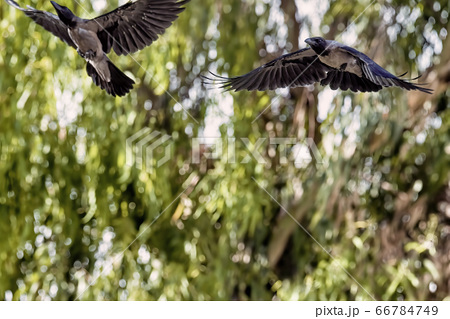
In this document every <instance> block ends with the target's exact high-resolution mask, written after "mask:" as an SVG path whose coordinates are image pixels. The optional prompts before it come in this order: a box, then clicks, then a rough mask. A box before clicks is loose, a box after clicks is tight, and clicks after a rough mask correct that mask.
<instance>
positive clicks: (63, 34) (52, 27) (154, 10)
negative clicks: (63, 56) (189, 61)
mask: <svg viewBox="0 0 450 319" xmlns="http://www.w3.org/2000/svg"><path fill="white" fill-rule="evenodd" d="M5 1H6V2H7V3H8V4H9V5H11V6H13V7H14V8H16V9H19V10H21V11H23V12H24V13H25V15H27V16H28V17H30V18H31V19H33V20H34V21H35V22H36V23H37V24H39V25H41V26H42V27H43V28H44V29H45V30H47V31H50V32H51V33H52V34H53V35H55V36H57V37H58V38H60V39H61V40H62V41H64V42H65V43H66V44H68V45H69V46H71V47H73V48H75V49H76V50H77V52H78V54H79V55H80V56H81V57H82V58H84V59H85V60H86V62H87V64H86V71H87V74H88V75H89V76H90V77H91V78H92V80H93V82H94V83H95V84H96V85H97V86H99V87H100V88H101V89H102V90H105V91H106V92H107V93H108V94H110V95H112V96H119V97H121V96H124V95H126V94H127V93H129V92H130V90H132V89H133V85H134V84H135V82H134V81H133V80H132V79H131V78H129V77H128V76H127V75H125V73H123V72H122V71H120V70H119V69H118V68H117V67H116V66H115V65H114V64H113V63H112V62H111V60H110V59H109V58H108V56H107V55H106V54H108V53H109V52H110V51H111V50H114V52H115V53H116V54H117V55H128V54H130V53H134V52H136V51H138V50H142V49H143V48H145V47H146V46H149V45H150V44H152V43H153V42H154V41H155V40H157V39H158V35H161V34H163V33H164V32H165V30H166V29H167V28H168V27H170V26H171V25H172V22H173V21H175V20H176V19H177V18H178V14H179V13H181V12H183V11H184V10H185V7H183V5H185V4H186V3H188V2H189V1H190V0H184V1H178V0H138V1H135V2H131V1H130V2H128V3H126V4H124V5H122V6H120V7H118V8H117V9H115V10H113V11H111V12H109V13H106V14H103V15H101V16H98V17H96V18H94V19H82V18H79V17H77V16H76V15H75V14H74V13H73V12H72V11H71V10H70V9H69V8H67V7H65V6H62V5H59V4H57V3H56V2H54V1H50V2H51V4H52V5H53V7H54V8H55V10H56V13H57V15H55V14H53V13H50V12H46V11H41V10H37V9H35V8H33V7H30V6H27V8H26V9H25V8H22V7H20V6H19V4H18V3H17V2H15V1H14V0H5Z"/></svg>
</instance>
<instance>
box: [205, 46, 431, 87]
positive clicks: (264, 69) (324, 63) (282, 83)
mask: <svg viewBox="0 0 450 319" xmlns="http://www.w3.org/2000/svg"><path fill="white" fill-rule="evenodd" d="M305 42H306V43H307V44H309V45H310V48H305V49H302V50H299V51H297V52H294V53H290V54H285V55H283V56H281V57H279V58H278V59H275V60H273V61H271V62H269V63H266V64H264V65H263V66H261V67H259V68H257V69H255V70H253V71H251V72H249V73H247V74H245V75H242V76H237V77H232V78H227V77H221V76H218V75H215V74H213V76H215V79H216V80H218V81H219V83H220V84H221V88H225V89H226V90H234V91H240V90H248V91H253V90H258V91H264V90H274V89H277V88H284V87H298V86H307V85H310V84H313V83H315V82H320V84H321V85H328V84H329V85H330V87H331V89H332V90H337V89H338V88H340V89H341V90H344V91H345V90H348V89H350V90H352V91H353V92H358V91H360V92H377V91H379V90H381V89H382V88H383V87H389V86H398V87H401V88H402V89H406V90H419V91H422V92H425V93H428V94H431V92H433V90H431V89H427V88H424V87H421V86H420V84H419V85H416V84H413V83H411V82H408V81H406V80H403V79H400V78H399V77H396V76H395V75H393V74H391V73H389V72H388V71H386V70H385V69H383V68H382V67H381V66H379V65H378V64H376V63H375V62H374V61H372V59H370V58H369V57H368V56H367V55H365V54H364V53H361V52H359V51H357V50H355V49H353V48H351V47H348V46H346V45H343V44H341V43H339V42H336V41H331V40H325V39H323V38H320V37H315V38H309V39H306V40H305ZM405 74H406V73H405ZM403 75H404V74H403ZM403 75H401V76H403ZM205 78H206V79H207V80H209V81H213V80H215V79H212V78H208V77H205ZM415 79H417V78H415ZM415 79H413V80H415Z"/></svg>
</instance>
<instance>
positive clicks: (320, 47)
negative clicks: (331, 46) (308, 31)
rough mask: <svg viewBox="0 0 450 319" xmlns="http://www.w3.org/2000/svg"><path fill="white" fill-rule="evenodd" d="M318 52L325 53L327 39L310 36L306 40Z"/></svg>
mask: <svg viewBox="0 0 450 319" xmlns="http://www.w3.org/2000/svg"><path fill="white" fill-rule="evenodd" d="M305 42H306V43H308V44H309V45H310V46H311V48H312V49H313V50H314V52H316V53H317V54H322V55H323V54H324V53H326V50H327V41H326V40H325V39H324V38H321V37H315V38H308V39H306V40H305Z"/></svg>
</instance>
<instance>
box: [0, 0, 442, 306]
mask: <svg viewBox="0 0 450 319" xmlns="http://www.w3.org/2000/svg"><path fill="white" fill-rule="evenodd" d="M94 2H95V1H92V3H94ZM97 2H98V3H101V4H103V7H104V9H103V11H101V12H97V13H95V14H94V12H95V11H94V6H92V4H91V1H89V0H80V1H68V0H64V1H63V0H60V3H61V4H63V5H66V6H68V7H70V8H73V11H74V12H75V13H76V14H78V15H79V16H82V17H85V18H89V15H88V13H91V14H92V16H95V15H96V14H100V13H103V12H106V11H108V10H111V9H112V8H114V7H116V6H117V5H118V1H110V2H109V3H108V4H107V5H105V2H102V1H97ZM19 3H20V4H21V5H22V6H25V5H32V6H33V7H36V8H38V9H42V10H47V11H50V12H53V8H52V6H51V4H50V2H49V1H43V0H21V1H20V2H19ZM369 3H370V1H369V0H366V1H352V3H351V5H350V4H349V2H348V1H327V0H321V1H312V0H310V1H307V0H302V1H297V4H298V5H297V6H294V5H292V1H287V0H286V1H285V0H283V1H280V0H274V1H270V0H245V1H240V0H223V1H213V0H202V1H198V0H192V1H191V2H190V3H189V4H188V5H187V6H186V7H187V9H186V11H185V12H183V13H182V14H181V15H180V18H179V19H178V20H176V21H175V22H174V24H173V26H172V27H170V28H169V29H168V30H167V32H166V33H165V34H164V35H163V36H162V37H161V38H160V39H159V40H158V41H157V42H155V43H154V44H153V45H152V46H150V47H149V48H146V49H144V50H142V51H141V52H138V53H136V54H133V55H132V56H127V57H118V56H115V54H114V53H112V54H111V59H112V60H113V61H114V63H116V64H117V65H118V66H119V67H120V68H121V69H123V70H126V71H127V72H130V73H129V74H130V76H131V74H132V75H134V78H135V79H136V83H137V84H136V88H135V90H133V91H132V92H131V93H130V94H129V95H128V96H126V97H124V98H122V99H120V98H112V97H111V96H108V95H107V94H106V93H105V92H103V91H101V90H100V89H99V88H98V87H96V86H95V85H94V84H93V83H92V81H91V79H90V78H89V77H88V76H87V75H86V73H85V62H84V61H83V60H82V59H81V58H80V57H79V56H78V55H77V53H76V51H75V50H73V49H72V48H70V47H67V46H66V45H65V44H64V43H62V42H61V41H60V40H59V39H56V38H55V37H54V36H52V35H51V34H50V33H48V32H45V31H44V30H43V29H42V28H41V27H39V26H38V25H36V24H35V23H33V22H32V21H31V20H30V19H29V18H27V17H26V16H25V15H24V14H23V13H22V12H20V11H18V10H16V9H14V8H12V7H10V6H8V5H6V3H5V2H2V5H1V7H0V50H1V52H2V54H1V55H0V68H1V71H0V92H1V93H0V114H1V115H0V151H1V152H0V232H1V234H2V235H1V239H0V298H2V299H6V300H11V299H13V300H49V299H51V300H74V299H81V300H230V299H232V300H271V299H281V300H371V299H372V298H375V299H379V300H417V299H426V300H442V299H445V298H448V297H447V296H448V295H450V286H449V282H450V268H449V264H450V262H449V258H450V257H449V254H448V252H449V250H450V186H449V180H450V173H449V167H450V161H449V155H450V144H449V141H450V111H449V98H450V90H449V88H448V78H450V77H448V78H445V76H444V77H443V78H441V77H439V76H436V74H440V73H439V72H441V71H445V70H446V68H449V60H450V57H449V55H450V54H449V52H450V44H449V42H450V41H448V32H449V31H450V30H449V23H448V19H449V12H450V8H449V2H448V1H444V0H439V1H415V0H391V1H377V2H375V3H374V4H373V5H371V6H369V7H368V8H367V6H368V5H369ZM311 7H313V8H315V10H311V9H310V8H311ZM298 8H300V10H298ZM346 27H347V28H346ZM298 32H300V34H298ZM308 35H323V36H325V37H327V38H336V39H337V40H338V41H340V42H345V43H346V44H348V45H351V46H353V47H355V48H357V49H360V50H361V51H364V52H366V53H367V54H369V55H370V56H371V57H373V58H374V59H375V60H376V61H377V62H379V63H380V64H381V65H382V66H383V67H385V68H387V69H388V70H389V71H391V72H393V73H396V74H400V73H403V72H404V71H409V70H411V71H412V72H411V73H412V74H413V75H414V74H417V73H418V72H420V73H425V75H424V78H425V80H426V81H428V82H429V83H430V85H432V86H433V88H434V89H435V90H436V93H435V94H434V95H433V96H431V97H428V96H426V97H423V95H420V94H419V95H417V94H415V93H407V92H405V91H402V90H400V89H385V90H383V91H381V92H380V93H376V94H353V93H351V92H341V91H337V92H334V94H332V93H333V92H332V91H330V90H329V89H324V88H322V87H319V86H318V85H317V86H315V87H314V88H298V89H291V90H277V91H276V92H240V93H229V92H228V93H223V92H221V91H220V90H207V89H206V88H205V87H204V86H203V85H202V83H201V79H200V78H199V75H200V74H206V72H207V71H208V70H211V71H214V72H219V73H221V74H228V75H240V74H243V73H246V72H248V71H250V70H251V69H252V68H253V67H257V66H259V65H261V64H262V63H264V62H267V61H269V60H270V59H271V58H273V57H276V56H277V55H279V54H282V53H284V52H287V51H292V50H294V49H296V48H297V47H303V46H304V44H303V40H304V38H305V37H306V36H308ZM299 37H300V38H299ZM299 40H300V42H299ZM349 41H353V42H349ZM449 70H450V68H449ZM433 76H434V77H433ZM442 79H443V80H442ZM446 79H447V80H446ZM445 81H447V82H445ZM329 97H331V98H329ZM178 102H179V103H181V105H182V106H183V107H180V106H179V105H177V103H178ZM268 106H270V107H269V108H268V110H265V109H266V108H267V107H268ZM214 114H216V115H215V116H214ZM217 114H218V115H217ZM258 116H259V117H258ZM257 117H258V118H257ZM218 118H220V120H221V122H220V123H221V124H218V125H216V124H215V123H216V122H214V121H216V120H217V119H218ZM256 118H257V119H256ZM255 119H256V121H255ZM144 127H148V128H150V129H151V130H157V131H159V132H161V133H163V134H168V135H170V136H171V137H172V139H171V143H172V149H173V153H172V156H171V159H170V161H169V162H168V163H166V164H164V165H162V166H160V167H154V168H153V170H151V171H150V170H149V171H147V170H142V169H138V168H137V167H136V166H133V167H130V166H127V165H126V139H127V138H129V137H130V136H132V135H133V134H135V133H137V132H138V131H139V130H140V129H142V128H144ZM211 128H213V131H214V129H217V134H220V136H221V137H222V138H223V139H224V140H225V141H226V139H227V138H235V139H236V140H235V141H236V143H235V154H234V155H235V158H236V161H234V162H232V161H230V160H229V157H227V156H222V157H221V158H216V159H206V158H205V156H201V155H202V154H200V158H201V160H200V163H198V164H196V163H194V162H193V161H192V159H193V156H194V155H195V154H192V149H193V147H192V139H193V138H196V137H209V136H207V134H209V132H210V131H211ZM274 137H293V138H298V139H299V141H304V139H305V138H310V139H311V140H313V141H314V142H315V144H316V145H317V148H318V152H319V153H320V154H321V155H322V160H323V161H321V162H317V161H316V159H315V158H313V159H312V160H309V161H305V162H302V163H301V165H298V164H296V163H294V161H293V160H292V154H290V152H287V153H286V154H290V155H289V156H290V157H289V158H283V156H282V155H281V154H282V152H281V150H280V148H278V149H277V148H276V147H274V146H273V145H272V146H271V145H269V144H268V143H263V144H261V145H259V149H258V150H259V152H260V153H261V154H262V156H263V159H264V160H265V161H264V162H257V161H256V160H255V159H254V158H251V159H250V160H249V161H247V162H246V161H244V162H243V161H242V159H244V158H246V156H247V155H249V151H248V149H247V147H246V145H245V144H244V143H242V142H241V141H242V140H241V138H248V140H249V142H250V145H256V144H255V143H257V141H258V139H261V138H266V139H268V138H274ZM204 151H206V152H208V151H207V150H204ZM291 151H292V150H291ZM291 153H292V152H291ZM160 155H161V154H160ZM283 160H285V162H286V163H284V164H282V162H283ZM294 219H295V221H294ZM299 225H301V227H300V226H299ZM306 231H307V232H306ZM313 238H314V239H313Z"/></svg>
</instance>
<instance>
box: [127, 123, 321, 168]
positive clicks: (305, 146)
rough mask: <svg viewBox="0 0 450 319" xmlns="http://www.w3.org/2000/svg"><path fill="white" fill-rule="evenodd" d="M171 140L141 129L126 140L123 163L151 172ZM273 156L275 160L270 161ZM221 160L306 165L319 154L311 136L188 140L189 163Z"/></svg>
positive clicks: (317, 160)
mask: <svg viewBox="0 0 450 319" xmlns="http://www.w3.org/2000/svg"><path fill="white" fill-rule="evenodd" d="M173 146H174V143H173V140H172V137H171V136H169V135H167V134H162V133H161V132H159V131H152V130H151V129H149V128H143V129H141V130H140V131H139V132H137V133H136V134H134V135H132V136H131V137H129V138H128V139H127V141H126V165H128V166H133V165H135V166H136V168H138V169H141V170H142V169H145V170H146V171H147V172H148V173H153V172H154V169H155V167H160V166H162V165H164V164H165V163H167V162H168V161H169V160H170V159H171V157H172V154H173ZM274 158H275V159H276V162H274ZM204 159H209V160H221V161H225V162H226V163H228V164H234V163H242V164H245V163H249V162H255V163H258V164H268V163H269V162H270V163H272V164H274V163H275V164H278V165H288V164H290V163H291V164H293V165H294V166H295V167H297V168H302V167H306V166H307V165H308V164H309V163H310V162H312V161H314V162H315V163H316V164H323V159H322V156H321V154H320V152H319V150H318V148H317V146H316V144H315V143H314V141H313V139H311V138H307V139H305V140H298V139H296V138H292V137H276V138H259V139H256V140H254V141H251V140H250V139H249V138H246V137H242V138H220V137H201V138H192V139H191V158H190V163H191V164H200V163H201V162H202V160H204Z"/></svg>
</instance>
